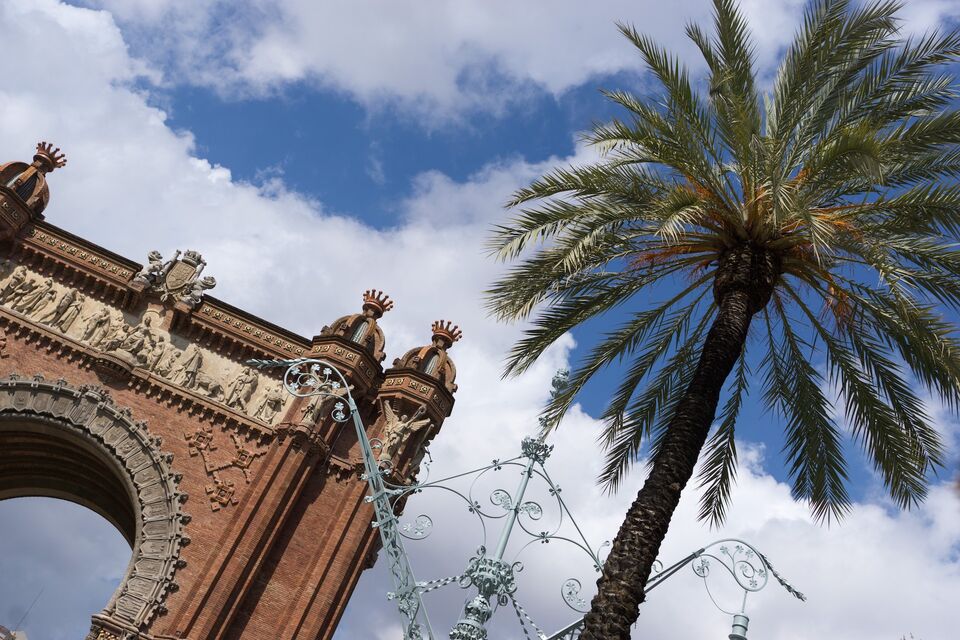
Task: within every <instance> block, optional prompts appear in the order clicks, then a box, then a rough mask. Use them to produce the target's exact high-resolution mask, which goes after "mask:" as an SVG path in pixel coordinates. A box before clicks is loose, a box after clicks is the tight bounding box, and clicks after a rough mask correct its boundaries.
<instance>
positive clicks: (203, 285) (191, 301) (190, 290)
mask: <svg viewBox="0 0 960 640" xmlns="http://www.w3.org/2000/svg"><path fill="white" fill-rule="evenodd" d="M215 286H217V280H216V279H215V278H214V277H213V276H204V277H203V278H200V279H199V280H194V281H193V282H192V283H190V284H189V285H188V286H187V288H186V292H185V293H184V294H183V295H182V296H180V302H182V303H183V304H185V305H187V306H188V307H190V308H191V309H192V308H193V307H195V306H197V305H198V304H200V300H201V298H203V292H204V291H206V290H207V289H213V288H214V287H215Z"/></svg>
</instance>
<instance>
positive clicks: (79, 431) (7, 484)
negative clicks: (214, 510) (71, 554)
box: [0, 375, 189, 640]
mask: <svg viewBox="0 0 960 640" xmlns="http://www.w3.org/2000/svg"><path fill="white" fill-rule="evenodd" d="M0 451H3V452H4V454H5V455H6V456H9V459H8V460H9V462H8V464H5V465H4V466H3V467H2V473H0V500H2V499H5V498H12V497H21V496H47V497H54V498H62V499H66V500H70V501H73V502H76V503H79V504H82V505H84V506H86V507H89V508H90V509H92V510H94V511H96V512H97V513H99V514H101V515H103V516H104V517H105V518H106V519H107V520H109V521H110V522H111V523H113V524H114V526H116V527H117V528H118V529H119V530H120V532H121V533H122V534H123V535H124V537H125V538H126V539H127V541H128V542H129V543H130V545H131V547H132V549H133V554H132V558H131V561H130V564H129V566H128V568H127V572H126V575H125V576H124V579H123V581H122V582H121V584H120V586H119V588H118V589H117V591H116V592H115V593H114V595H113V597H112V598H111V600H110V602H109V603H107V605H106V607H105V608H104V610H103V612H102V613H100V614H97V615H95V616H94V618H93V626H92V628H91V631H90V634H89V636H88V638H91V639H97V638H99V639H101V640H102V639H109V638H124V637H140V636H139V634H140V633H141V632H143V631H145V630H146V629H147V628H148V627H149V626H150V623H151V622H152V621H153V620H154V618H155V617H156V616H157V615H158V614H159V613H161V612H162V611H163V610H164V605H163V601H164V599H165V598H166V596H167V594H168V593H170V592H171V591H173V590H175V589H176V583H175V582H174V580H173V578H174V574H175V572H176V570H177V569H178V568H180V567H181V566H182V565H183V562H182V561H181V560H180V559H179V555H180V549H181V547H182V546H183V545H185V544H187V543H188V542H189V538H188V537H187V536H186V535H185V533H184V525H185V524H186V523H187V522H188V521H189V516H187V515H186V514H184V513H183V512H182V510H181V503H182V502H183V501H184V500H185V499H186V496H185V495H184V494H182V493H180V492H179V490H178V488H177V484H178V481H179V478H178V477H176V475H175V474H174V473H173V472H172V471H171V469H170V462H171V461H172V456H171V455H170V454H164V453H163V452H161V450H160V442H159V439H158V438H156V437H154V436H151V435H150V434H149V433H148V432H147V429H146V425H145V424H143V423H137V422H135V421H134V420H133V417H132V415H131V413H130V411H129V410H128V409H122V408H118V407H117V406H115V405H114V404H113V401H112V400H111V399H110V396H109V395H108V394H107V392H106V391H104V390H102V389H100V388H97V387H91V386H80V387H76V388H74V387H71V386H70V385H68V384H67V383H66V382H65V381H63V380H59V381H57V382H48V381H45V380H44V379H43V377H42V376H39V375H38V376H35V377H33V378H29V379H23V378H20V377H18V376H16V375H11V376H9V377H7V378H4V379H2V380H0Z"/></svg>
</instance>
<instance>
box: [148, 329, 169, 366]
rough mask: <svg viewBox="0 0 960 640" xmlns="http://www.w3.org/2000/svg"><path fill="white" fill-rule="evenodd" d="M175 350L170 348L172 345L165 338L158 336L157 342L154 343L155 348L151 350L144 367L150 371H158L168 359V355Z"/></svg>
mask: <svg viewBox="0 0 960 640" xmlns="http://www.w3.org/2000/svg"><path fill="white" fill-rule="evenodd" d="M172 349H173V347H171V346H170V343H169V342H167V339H166V338H164V337H163V336H158V337H157V339H156V342H154V343H153V348H152V349H150V353H148V354H147V356H146V363H145V364H144V366H145V367H146V368H147V369H148V370H150V371H156V370H157V367H158V366H159V365H160V363H161V362H162V361H163V360H164V359H165V358H166V357H167V354H168V353H169V352H170V351H171V350H172Z"/></svg>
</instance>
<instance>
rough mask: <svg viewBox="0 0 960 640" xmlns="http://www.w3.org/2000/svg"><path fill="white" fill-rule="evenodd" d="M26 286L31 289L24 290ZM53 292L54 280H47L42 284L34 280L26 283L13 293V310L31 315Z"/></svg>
mask: <svg viewBox="0 0 960 640" xmlns="http://www.w3.org/2000/svg"><path fill="white" fill-rule="evenodd" d="M25 286H29V288H24V287H25ZM52 290H53V278H47V279H46V280H44V281H43V283H42V284H38V283H37V281H36V280H34V279H31V280H30V281H29V282H25V283H24V284H23V285H20V286H19V287H17V290H16V291H14V293H13V296H12V297H13V300H14V304H13V310H14V311H19V312H20V313H23V314H26V315H29V314H30V312H32V311H33V310H34V308H35V307H36V306H37V305H38V304H39V303H40V301H41V300H43V299H44V298H45V297H46V295H47V294H48V293H49V292H50V291H52Z"/></svg>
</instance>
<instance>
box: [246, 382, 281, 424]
mask: <svg viewBox="0 0 960 640" xmlns="http://www.w3.org/2000/svg"><path fill="white" fill-rule="evenodd" d="M284 400H286V395H285V392H284V390H283V385H282V384H281V383H279V382H278V383H277V384H275V385H274V386H273V387H271V388H270V389H269V390H268V391H267V393H266V395H264V396H263V399H262V400H261V401H260V405H259V406H257V410H256V411H254V412H253V417H254V418H255V419H257V420H262V421H264V422H266V423H267V424H273V419H274V418H276V417H277V414H278V413H280V410H281V409H282V408H283V401H284Z"/></svg>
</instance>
